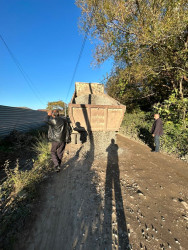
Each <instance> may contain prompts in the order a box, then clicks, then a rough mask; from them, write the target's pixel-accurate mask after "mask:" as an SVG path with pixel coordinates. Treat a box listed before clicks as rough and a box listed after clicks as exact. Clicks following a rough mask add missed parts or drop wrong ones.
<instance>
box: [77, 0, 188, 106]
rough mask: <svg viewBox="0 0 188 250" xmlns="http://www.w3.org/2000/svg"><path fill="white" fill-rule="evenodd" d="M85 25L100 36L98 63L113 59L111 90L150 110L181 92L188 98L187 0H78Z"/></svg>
mask: <svg viewBox="0 0 188 250" xmlns="http://www.w3.org/2000/svg"><path fill="white" fill-rule="evenodd" d="M77 5H78V6H79V7H80V8H81V10H82V16H81V19H80V24H81V27H82V29H84V30H90V32H91V36H93V38H95V39H97V40H98V41H99V42H98V45H97V47H96V50H95V56H94V57H95V61H96V63H98V64H100V63H102V62H104V61H105V60H106V59H108V58H113V59H114V69H113V70H112V72H111V75H110V77H108V78H107V79H106V82H107V92H108V93H109V94H110V95H112V96H113V97H115V98H116V99H118V100H120V101H121V102H123V103H125V104H129V105H130V107H131V106H134V107H135V105H139V106H143V107H144V108H145V109H148V108H149V107H150V106H151V105H152V104H154V103H156V102H163V101H164V100H165V99H168V97H169V96H170V95H171V94H172V92H173V91H174V90H178V94H177V98H179V99H182V100H183V99H184V98H186V97H187V96H188V87H187V85H188V84H187V83H188V60H187V58H188V3H187V0H102V1H99V0H77Z"/></svg>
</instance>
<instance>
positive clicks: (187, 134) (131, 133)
mask: <svg viewBox="0 0 188 250" xmlns="http://www.w3.org/2000/svg"><path fill="white" fill-rule="evenodd" d="M153 115H154V113H153V112H143V111H139V110H137V111H135V112H134V113H131V114H130V113H126V114H125V116H124V119H123V122H122V125H121V129H120V132H121V133H123V134H125V135H126V136H128V137H130V138H133V139H135V140H139V141H142V142H144V143H146V144H147V145H148V146H150V147H151V148H152V149H153V137H152V135H151V133H150V131H151V127H152V124H153V122H154V119H153ZM162 120H163V129H164V135H163V136H161V150H162V151H164V152H167V153H170V154H175V155H177V156H179V157H182V158H184V157H186V155H187V154H188V143H187V138H188V130H187V129H186V128H184V127H183V126H182V125H180V124H174V123H173V122H172V121H167V120H165V119H163V118H162Z"/></svg>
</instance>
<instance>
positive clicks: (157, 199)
mask: <svg viewBox="0 0 188 250" xmlns="http://www.w3.org/2000/svg"><path fill="white" fill-rule="evenodd" d="M108 139H109V143H108V145H105V143H106V142H104V144H103V148H106V150H103V152H100V153H97V154H95V151H96V150H97V145H96V144H95V142H92V143H91V144H90V146H88V145H89V144H88V143H89V142H88V143H86V144H87V146H84V145H83V146H82V147H81V146H77V147H76V148H75V147H72V146H71V145H69V155H65V157H64V164H63V166H62V170H61V172H60V173H57V174H54V175H53V177H52V178H51V179H50V180H49V182H48V184H47V185H45V187H42V189H41V190H40V193H41V198H40V201H39V202H38V205H37V207H36V208H35V212H34V215H33V221H32V222H30V223H28V225H27V226H26V228H25V230H24V232H23V233H22V235H21V237H20V240H19V243H18V244H17V245H16V246H15V249H25V250H31V249H33V250H34V249H36V250H52V249H54V250H71V249H86V250H93V249H94V250H95V249H101V250H105V249H106V250H110V249H149V250H155V249H188V237H187V229H188V224H187V222H188V197H187V190H188V164H186V163H184V162H182V161H179V160H176V159H173V158H171V157H169V156H166V155H163V154H161V153H152V152H150V149H149V148H148V147H147V146H145V145H141V144H139V143H137V142H134V141H132V140H129V139H127V138H124V137H122V136H120V135H118V136H117V138H116V141H114V140H113V139H112V138H110V137H109V138H108ZM111 139H112V140H111ZM70 147H71V148H70ZM84 147H86V148H85V149H84Z"/></svg>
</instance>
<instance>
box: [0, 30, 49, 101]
mask: <svg viewBox="0 0 188 250" xmlns="http://www.w3.org/2000/svg"><path fill="white" fill-rule="evenodd" d="M0 39H1V40H2V42H3V44H4V45H5V47H6V49H7V50H8V52H9V54H10V56H11V58H12V60H13V62H14V63H15V65H16V66H17V68H18V70H19V71H20V73H21V74H22V76H23V78H24V79H25V81H26V83H27V84H28V86H29V88H30V89H31V90H32V92H33V94H34V95H35V96H36V98H37V99H38V100H39V101H40V102H41V103H42V104H45V103H44V102H43V101H42V100H41V99H40V97H39V95H38V93H37V92H36V90H35V89H34V88H33V86H32V82H31V80H30V78H29V77H28V75H27V74H26V73H25V72H24V70H23V67H22V66H21V64H20V63H19V61H18V60H17V59H16V57H15V56H14V54H13V53H12V51H11V50H10V48H9V46H8V45H7V43H6V42H5V40H4V38H3V37H2V35H1V34H0Z"/></svg>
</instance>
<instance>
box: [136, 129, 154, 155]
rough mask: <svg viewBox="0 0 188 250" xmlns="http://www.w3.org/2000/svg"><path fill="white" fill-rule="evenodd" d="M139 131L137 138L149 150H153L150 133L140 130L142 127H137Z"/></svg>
mask: <svg viewBox="0 0 188 250" xmlns="http://www.w3.org/2000/svg"><path fill="white" fill-rule="evenodd" d="M138 129H139V134H138V136H139V138H140V139H141V140H142V141H143V142H144V143H145V144H147V145H148V146H149V147H150V148H151V150H154V149H155V147H154V140H153V137H152V134H151V133H150V131H149V130H148V129H146V128H142V127H138Z"/></svg>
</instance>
